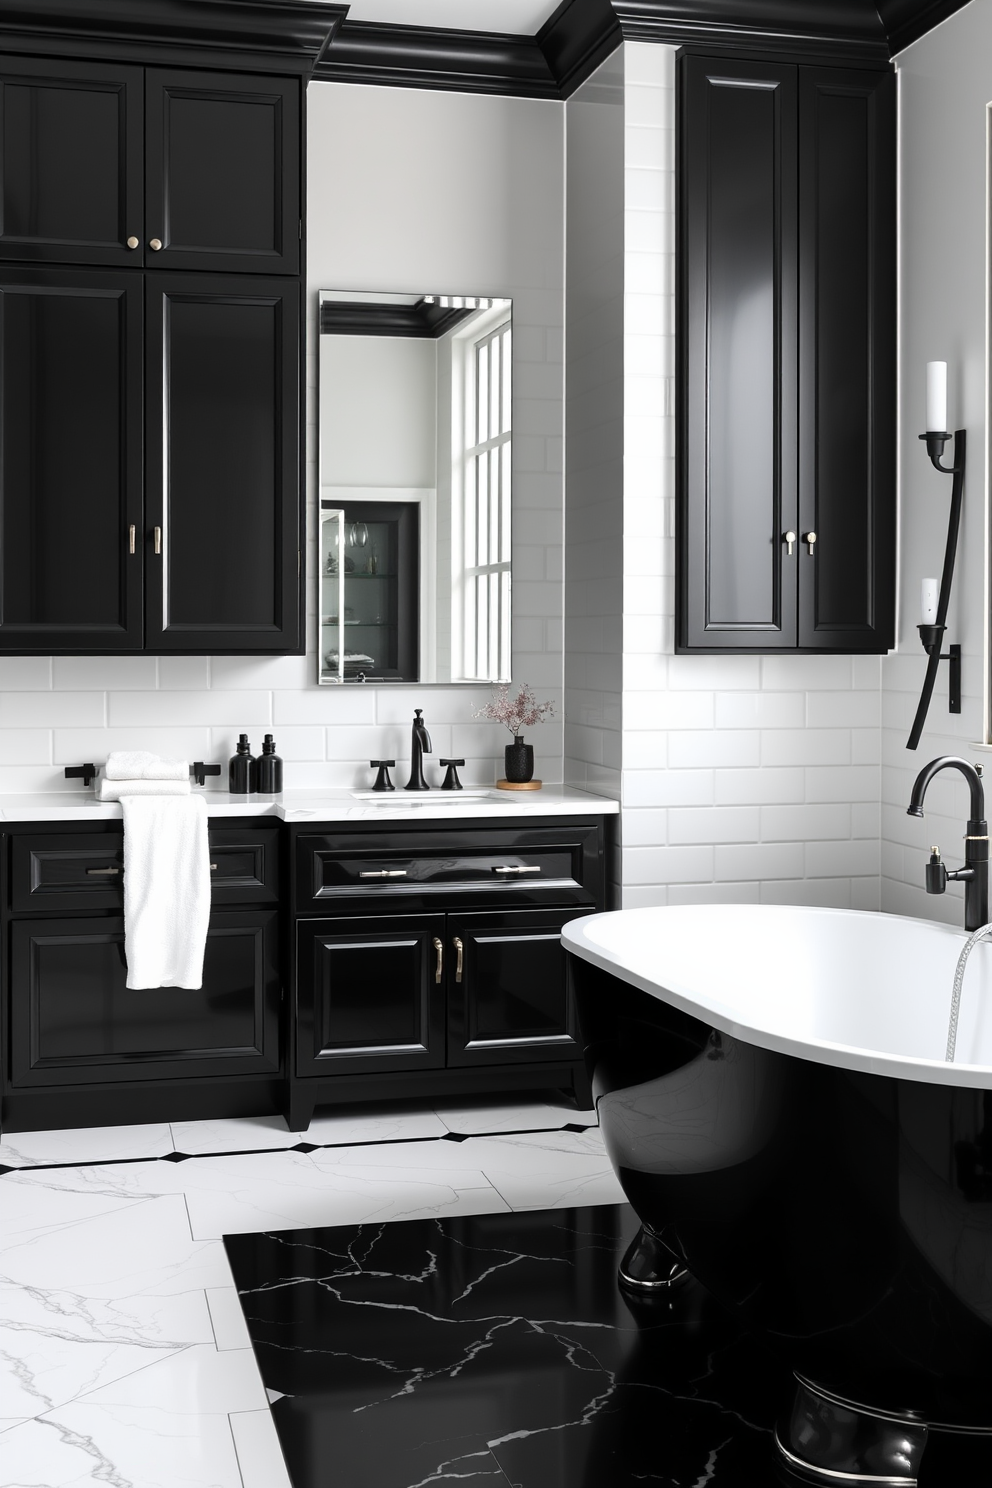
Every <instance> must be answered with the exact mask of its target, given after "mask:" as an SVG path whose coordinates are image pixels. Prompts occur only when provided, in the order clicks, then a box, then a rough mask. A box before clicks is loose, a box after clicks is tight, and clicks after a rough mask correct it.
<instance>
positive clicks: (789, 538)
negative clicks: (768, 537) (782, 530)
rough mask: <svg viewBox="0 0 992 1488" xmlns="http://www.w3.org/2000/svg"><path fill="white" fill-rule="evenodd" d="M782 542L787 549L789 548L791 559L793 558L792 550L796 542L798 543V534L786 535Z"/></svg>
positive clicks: (790, 533) (789, 533) (788, 533)
mask: <svg viewBox="0 0 992 1488" xmlns="http://www.w3.org/2000/svg"><path fill="white" fill-rule="evenodd" d="M782 541H783V542H784V543H785V545H786V547H787V548H788V550H789V557H790V558H791V557H792V549H793V547H794V546H795V542H796V534H795V533H794V532H787V533H786V534H785V536H784V537H783V539H782Z"/></svg>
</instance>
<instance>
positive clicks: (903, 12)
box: [878, 0, 968, 57]
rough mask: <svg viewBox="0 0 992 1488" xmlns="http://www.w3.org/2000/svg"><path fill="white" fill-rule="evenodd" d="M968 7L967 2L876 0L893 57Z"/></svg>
mask: <svg viewBox="0 0 992 1488" xmlns="http://www.w3.org/2000/svg"><path fill="white" fill-rule="evenodd" d="M967 4H968V0H878V13H879V15H880V16H881V17H882V24H883V25H884V26H885V30H886V33H887V35H888V38H889V48H890V50H891V52H892V55H893V57H894V56H895V55H896V54H897V53H898V52H901V51H902V50H903V48H904V47H908V46H909V45H910V44H911V43H912V42H914V41H919V39H920V37H921V36H925V35H926V34H927V32H928V31H932V30H933V28H934V26H939V25H940V23H941V21H946V20H947V17H948V16H952V15H953V14H954V12H955V11H956V10H961V9H962V7H963V6H965V5H967Z"/></svg>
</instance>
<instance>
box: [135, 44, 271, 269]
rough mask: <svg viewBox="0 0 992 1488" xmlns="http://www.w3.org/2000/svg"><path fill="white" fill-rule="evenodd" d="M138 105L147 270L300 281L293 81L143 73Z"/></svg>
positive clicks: (235, 75)
mask: <svg viewBox="0 0 992 1488" xmlns="http://www.w3.org/2000/svg"><path fill="white" fill-rule="evenodd" d="M145 98H146V118H147V126H146V158H147V174H146V181H145V193H146V194H145V208H146V210H145V223H146V229H145V231H146V236H147V240H148V262H149V264H150V263H151V261H152V259H153V258H154V259H155V260H156V266H161V267H162V268H164V269H215V270H219V271H224V272H228V273H231V272H243V273H250V274H279V273H282V274H296V273H298V272H299V266H300V84H299V82H298V81H297V80H296V79H295V78H270V77H252V76H248V75H244V74H240V73H221V72H174V71H168V70H164V69H159V68H149V69H148V71H147V73H146V76H145ZM156 243H158V244H159V245H160V246H159V248H158V249H156V247H155V244H156Z"/></svg>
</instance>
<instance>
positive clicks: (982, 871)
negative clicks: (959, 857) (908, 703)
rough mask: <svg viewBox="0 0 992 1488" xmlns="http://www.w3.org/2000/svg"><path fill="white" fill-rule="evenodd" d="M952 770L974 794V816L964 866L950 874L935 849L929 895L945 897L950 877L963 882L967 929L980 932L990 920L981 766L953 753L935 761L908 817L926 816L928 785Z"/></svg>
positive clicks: (918, 784) (919, 782)
mask: <svg viewBox="0 0 992 1488" xmlns="http://www.w3.org/2000/svg"><path fill="white" fill-rule="evenodd" d="M951 767H953V768H954V769H955V770H960V771H961V774H962V775H963V776H964V778H965V780H967V782H968V787H969V789H970V791H971V816H970V817H969V819H968V825H967V827H966V829H965V837H964V867H963V868H957V869H955V870H954V871H953V872H951V873H949V872H948V871H947V869H946V868H945V867H944V865H943V863H942V862H941V861H940V848H939V847H933V848H931V849H930V861H929V863H928V864H927V893H928V894H942V893H943V892H944V890H945V889H946V887H947V880H948V879H949V878H954V879H960V880H961V881H962V882H963V883H964V928H965V929H966V930H977V929H978V928H979V926H981V925H986V924H988V918H989V824H988V822H987V821H986V820H985V790H984V787H983V786H982V767H981V765H970V764H969V763H968V761H967V760H964V759H958V757H957V756H956V755H953V754H942V755H941V757H940V759H935V760H931V761H930V763H929V764H928V765H924V767H923V769H922V770H921V771H920V773H919V775H917V777H916V781H915V784H914V785H913V794H912V797H911V798H910V802H909V806H908V808H907V812H906V814H907V816H922V815H923V797H924V796H925V795H926V793H927V786H928V785H929V784H930V782H931V780H932V779H933V777H934V776H935V775H937V774H939V772H940V771H941V770H947V769H949V768H951Z"/></svg>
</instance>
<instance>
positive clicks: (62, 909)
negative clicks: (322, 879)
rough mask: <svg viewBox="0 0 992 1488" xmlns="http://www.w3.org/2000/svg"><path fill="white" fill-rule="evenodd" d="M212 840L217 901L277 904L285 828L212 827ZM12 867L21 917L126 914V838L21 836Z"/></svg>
mask: <svg viewBox="0 0 992 1488" xmlns="http://www.w3.org/2000/svg"><path fill="white" fill-rule="evenodd" d="M209 837H210V863H211V874H210V884H211V891H212V901H213V903H215V904H274V903H275V902H276V901H277V899H278V895H279V832H278V828H269V829H268V830H264V831H254V830H253V829H251V828H241V827H219V828H211V830H210V834H209ZM12 870H13V871H12V876H11V884H12V887H11V901H12V904H11V907H12V909H13V910H14V913H15V914H17V913H23V912H25V911H27V912H30V911H32V910H42V911H44V910H48V911H53V912H56V913H60V914H61V913H66V912H69V911H73V910H87V909H120V907H121V905H122V903H123V900H124V894H123V889H122V881H123V875H124V834H123V832H100V833H97V832H94V833H93V834H92V835H90V834H87V833H74V834H72V835H71V836H70V835H68V834H57V833H51V834H48V833H46V834H45V835H44V836H41V835H39V836H36V837H35V836H32V837H15V838H14V839H13V862H12Z"/></svg>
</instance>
